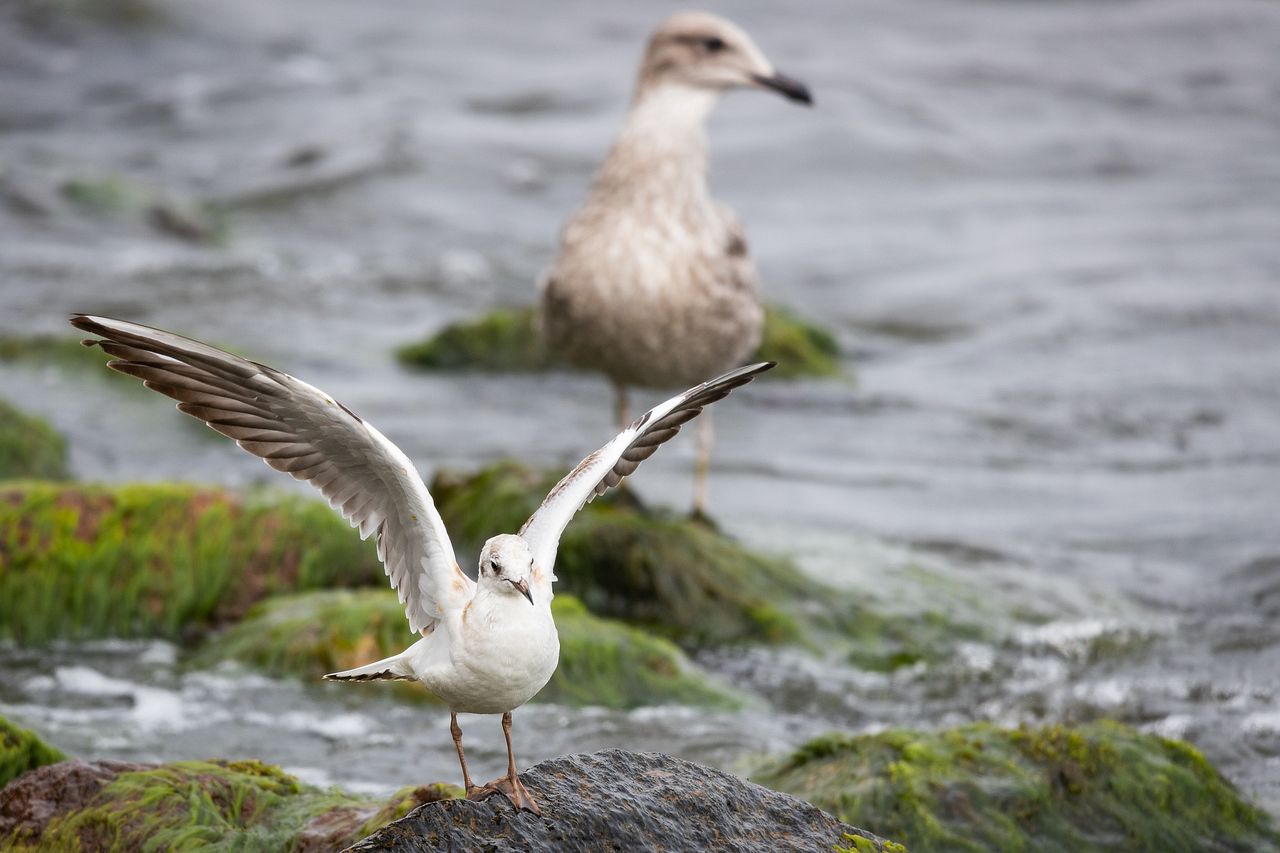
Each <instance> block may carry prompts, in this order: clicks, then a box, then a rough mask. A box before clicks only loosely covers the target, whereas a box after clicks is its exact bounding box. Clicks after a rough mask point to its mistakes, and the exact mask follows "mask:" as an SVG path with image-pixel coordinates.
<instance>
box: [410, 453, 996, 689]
mask: <svg viewBox="0 0 1280 853" xmlns="http://www.w3.org/2000/svg"><path fill="white" fill-rule="evenodd" d="M557 477H558V473H539V472H537V471H533V470H531V469H529V468H525V467H523V466H521V465H519V464H517V463H515V462H499V463H496V464H494V465H491V466H489V467H487V468H484V469H482V470H480V471H478V472H476V473H474V474H471V475H469V476H463V475H459V474H454V473H451V472H449V471H442V472H440V473H438V474H437V475H436V477H435V479H434V480H433V481H432V484H431V493H432V494H433V495H434V496H435V500H436V505H437V507H438V508H439V509H440V513H441V515H442V517H443V518H444V520H445V523H446V525H447V526H448V527H449V530H450V531H451V532H452V533H453V535H454V539H455V543H456V544H459V545H462V546H465V547H466V548H468V549H471V550H475V549H478V548H479V546H480V544H481V543H483V542H484V540H485V539H487V538H488V537H489V536H492V535H494V534H495V533H499V532H502V531H510V530H518V529H519V528H520V526H521V525H522V524H523V523H524V520H525V519H526V518H527V517H528V516H529V514H530V513H532V512H533V511H534V510H535V509H536V508H537V506H538V505H539V503H540V502H541V501H542V499H543V497H544V496H545V495H546V493H547V491H548V490H549V489H550V488H551V486H552V485H553V484H554V482H555V481H556V478H557ZM555 573H556V576H557V578H558V579H559V580H558V584H557V588H558V589H562V590H564V591H566V592H569V593H572V594H573V595H576V596H578V597H579V598H580V599H582V601H583V602H584V603H585V604H586V606H587V607H588V608H589V609H590V610H591V612H593V613H598V614H600V615H601V616H607V617H610V618H616V619H622V620H625V621H627V622H631V623H633V624H637V625H640V626H643V627H645V628H647V629H648V630H650V631H653V632H655V633H659V634H662V635H664V636H666V637H669V638H670V639H672V640H674V641H676V642H678V643H679V644H681V645H682V646H685V647H689V648H693V647H700V646H705V645H717V644H724V643H733V642H748V641H749V642H765V643H798V644H802V645H810V646H813V647H821V648H824V649H826V650H828V651H836V652H842V653H843V654H845V655H847V657H848V658H849V660H850V661H851V662H853V663H855V664H856V665H858V666H860V667H862V668H864V669H871V670H878V671H889V670H892V669H896V668H898V667H901V666H908V665H911V664H914V663H917V662H920V661H924V662H932V661H936V660H940V659H942V658H945V657H947V656H948V655H949V654H950V652H951V649H952V648H953V646H954V644H955V643H956V642H957V641H958V640H962V639H963V640H976V639H982V638H983V637H984V632H983V629H982V628H981V627H980V626H977V625H969V624H965V623H961V622H958V621H956V620H953V619H951V618H949V617H948V616H947V615H945V614H943V613H940V612H926V613H922V614H916V615H912V616H895V615H891V614H886V613H881V612H879V611H878V610H876V609H874V608H873V607H871V606H869V605H868V603H867V600H866V598H865V597H863V596H856V595H855V594H854V593H852V592H845V591H839V590H835V589H832V588H830V587H828V586H826V585H824V584H822V583H820V582H818V581H816V580H814V579H812V578H810V577H809V576H807V575H805V574H803V573H802V572H801V571H800V570H799V569H797V568H796V567H795V566H794V565H792V564H791V563H790V562H788V561H786V560H783V559H779V558H774V557H769V556H764V555H761V554H757V553H755V552H753V551H751V550H750V549H747V548H745V547H744V546H742V545H741V544H740V543H738V542H735V541H734V540H732V539H730V538H728V537H726V536H724V535H722V534H720V533H718V532H716V531H715V530H713V529H709V528H708V527H707V526H706V525H704V524H700V523H698V522H696V521H693V520H690V519H688V518H683V517H679V516H675V515H673V514H671V513H668V512H662V511H658V510H654V509H650V508H649V507H647V506H645V505H644V504H643V503H642V502H641V501H640V500H639V499H638V498H637V497H636V496H635V495H634V494H632V493H631V492H628V491H626V490H622V491H616V490H615V491H613V492H610V493H609V494H607V495H605V496H604V497H602V498H598V499H596V500H595V501H593V502H592V503H589V504H587V505H586V506H585V507H583V509H582V511H581V512H580V513H578V516H577V517H576V518H575V519H574V520H573V522H572V523H571V524H570V525H569V526H568V528H567V529H566V530H565V532H564V534H563V536H562V537H561V539H560V548H559V552H558V554H557V557H556V566H555Z"/></svg>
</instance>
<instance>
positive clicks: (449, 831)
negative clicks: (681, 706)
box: [348, 749, 904, 853]
mask: <svg viewBox="0 0 1280 853" xmlns="http://www.w3.org/2000/svg"><path fill="white" fill-rule="evenodd" d="M520 778H521V780H522V781H523V782H524V784H525V786H526V787H527V788H528V789H529V791H530V792H531V793H532V794H533V795H534V797H535V798H536V799H537V800H538V803H539V805H540V806H541V808H542V816H541V817H539V816H536V815H534V814H532V813H530V812H517V811H515V810H514V809H513V808H512V807H511V804H510V803H509V802H508V801H507V800H506V798H505V797H502V796H500V795H499V796H491V797H489V798H487V799H485V800H483V801H480V802H471V801H468V800H449V801H446V802H440V803H431V804H428V805H425V806H421V807H419V808H417V809H414V810H413V811H412V812H410V813H409V814H408V815H407V816H406V817H404V818H401V819H400V820H397V821H393V822H392V823H390V824H388V825H387V826H385V827H383V828H382V829H380V830H378V831H377V832H375V833H374V834H373V835H371V836H369V837H368V838H366V839H364V840H363V841H360V842H359V843H357V844H355V845H353V846H352V847H350V848H348V850H349V851H351V853H369V851H384V853H411V851H412V853H417V851H435V850H487V851H492V853H507V851H510V853H515V851H522V852H523V851H529V853H542V851H546V853H563V852H565V851H579V850H581V851H588V850H589V851H596V850H625V851H628V853H640V851H650V850H652V851H658V850H732V851H734V853H754V851H759V853H776V851H781V850H787V851H807V850H812V851H815V853H817V851H821V853H832V851H834V850H835V849H836V847H837V845H840V846H844V847H847V848H849V849H854V850H857V851H859V853H863V851H866V853H876V851H884V853H904V848H903V847H902V846H901V845H898V844H893V843H892V842H885V841H884V840H883V839H880V838H877V837H876V836H874V835H871V834H870V833H868V832H865V831H863V830H860V829H857V828H855V827H853V826H850V825H848V824H846V823H842V822H840V821H839V820H837V819H836V818H834V817H832V816H831V815H829V814H827V813H825V812H823V811H821V810H819V809H817V808H815V807H814V806H811V805H809V804H808V803H805V802H803V801H801V800H798V799H796V798H794V797H791V796H788V795H786V794H780V793H778V792H776V791H770V790H769V789H767V788H763V787H761V786H759V785H755V784H752V783H751V782H747V781H745V780H743V779H740V778H738V777H736V776H732V775H730V774H728V773H724V772H722V771H720V770H713V769H711V768H708V767H702V766H701V765H697V764H692V763H690V762H688V761H681V760H680V759H678V758H672V757H671V756H668V755H662V754H660V753H633V752H624V751H622V750H616V749H613V750H605V751H602V752H595V753H590V754H579V755H567V756H564V757H563V758H556V759H553V760H551V761H544V762H542V763H541V764H537V765H535V766H533V767H531V768H529V769H528V770H526V771H524V772H523V773H521V775H520Z"/></svg>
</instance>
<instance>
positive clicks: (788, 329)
mask: <svg viewBox="0 0 1280 853" xmlns="http://www.w3.org/2000/svg"><path fill="white" fill-rule="evenodd" d="M396 356H397V358H399V359H400V361H401V363H403V364H406V365H408V366H411V367H419V368H423V369H426V370H480V371H486V372H494V373H497V372H526V371H543V370H557V369H558V370H565V369H568V365H567V364H565V363H564V362H562V361H560V360H558V359H557V358H556V356H555V354H554V352H552V351H551V350H549V349H548V347H547V346H546V343H545V342H544V341H543V340H542V333H541V329H540V326H539V322H538V314H537V309H536V308H533V307H523V308H499V309H497V310H495V311H491V312H490V313H488V314H484V315H481V316H479V317H476V318H474V319H470V320H462V321H459V322H457V323H452V324H450V325H448V326H445V327H444V328H443V329H441V330H440V331H439V332H437V333H436V334H434V335H432V336H431V337H429V338H427V339H426V340H424V341H420V342H419V343H415V344H408V345H406V346H403V347H401V348H400V349H399V350H397V351H396ZM755 358H756V359H757V360H760V361H776V362H778V367H777V369H775V370H773V371H772V372H770V374H769V377H768V378H772V379H777V378H784V377H785V378H794V377H801V376H838V375H840V374H841V372H842V369H841V365H840V349H839V346H838V344H837V343H836V339H835V337H834V336H833V335H832V334H831V333H830V332H828V331H827V330H825V329H823V328H821V327H819V326H817V325H815V324H813V323H809V322H806V321H804V320H801V319H800V318H799V317H797V316H796V315H794V314H792V313H791V312H790V311H787V310H786V309H783V308H776V307H766V308H765V324H764V340H763V341H762V342H761V344H760V349H759V350H757V352H756V354H755ZM707 378H708V379H710V378H711V377H707Z"/></svg>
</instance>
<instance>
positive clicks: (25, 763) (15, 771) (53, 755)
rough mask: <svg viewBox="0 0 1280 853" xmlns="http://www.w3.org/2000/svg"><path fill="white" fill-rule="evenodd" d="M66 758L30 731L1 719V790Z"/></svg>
mask: <svg viewBox="0 0 1280 853" xmlns="http://www.w3.org/2000/svg"><path fill="white" fill-rule="evenodd" d="M65 758H66V756H65V755H63V754H62V753H61V752H59V751H58V750H56V749H54V748H53V747H52V746H49V744H47V743H45V742H44V741H43V740H41V739H40V737H39V735H37V734H36V733H35V732H33V731H31V730H30V729H24V728H22V727H21V726H16V725H14V724H13V723H11V722H9V721H8V720H6V719H5V718H4V717H0V788H3V787H4V786H5V785H8V784H9V783H10V782H11V781H13V780H14V779H17V778H18V777H19V776H21V775H22V774H23V773H26V772H27V771H28V770H34V769H36V768H37V767H43V766H44V765H46V764H53V763H54V762H55V761H62V760H63V759H65Z"/></svg>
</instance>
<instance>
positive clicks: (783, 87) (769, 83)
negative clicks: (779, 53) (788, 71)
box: [751, 71, 813, 106]
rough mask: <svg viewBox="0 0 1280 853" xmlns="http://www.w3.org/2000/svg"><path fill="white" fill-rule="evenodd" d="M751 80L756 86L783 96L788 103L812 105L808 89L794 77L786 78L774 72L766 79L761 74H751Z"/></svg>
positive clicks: (811, 97) (811, 96)
mask: <svg viewBox="0 0 1280 853" xmlns="http://www.w3.org/2000/svg"><path fill="white" fill-rule="evenodd" d="M751 80H752V82H754V83H755V84H756V85H758V86H764V87H765V88H766V89H772V90H773V91H775V92H779V93H780V94H782V95H785V96H786V98H787V100H789V101H799V102H800V103H802V104H808V105H809V106H812V105H813V95H810V94H809V87H808V86H806V85H805V84H803V83H801V82H800V81H799V80H797V79H795V78H794V77H788V76H787V75H785V74H779V73H778V72H776V71H775V72H774V73H773V74H771V75H769V76H767V77H766V76H765V75H763V74H752V75H751Z"/></svg>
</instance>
